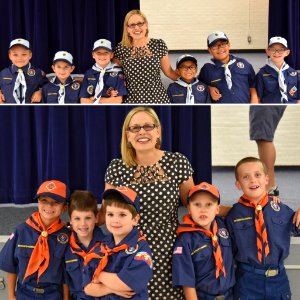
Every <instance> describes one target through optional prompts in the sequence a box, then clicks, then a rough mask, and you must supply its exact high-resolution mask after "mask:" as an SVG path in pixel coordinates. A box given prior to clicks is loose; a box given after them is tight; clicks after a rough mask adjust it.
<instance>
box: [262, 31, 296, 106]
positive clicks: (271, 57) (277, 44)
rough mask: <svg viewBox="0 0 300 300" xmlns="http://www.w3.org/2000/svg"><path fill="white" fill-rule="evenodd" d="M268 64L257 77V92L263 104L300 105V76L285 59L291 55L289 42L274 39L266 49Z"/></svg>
mask: <svg viewBox="0 0 300 300" xmlns="http://www.w3.org/2000/svg"><path fill="white" fill-rule="evenodd" d="M266 53H267V55H268V59H267V63H266V65H265V66H263V67H262V68H261V69H260V70H259V72H258V73H257V75H256V90H257V95H258V97H259V100H260V102H261V103H299V102H300V100H299V99H300V91H299V89H300V76H299V74H298V73H297V71H296V70H294V69H293V68H291V67H290V66H289V65H288V64H287V63H286V62H285V61H284V58H285V57H287V56H288V55H289V54H290V50H289V49H288V44H287V40H286V39H285V38H283V37H280V36H275V37H272V38H271V39H270V41H269V46H268V48H267V49H266Z"/></svg>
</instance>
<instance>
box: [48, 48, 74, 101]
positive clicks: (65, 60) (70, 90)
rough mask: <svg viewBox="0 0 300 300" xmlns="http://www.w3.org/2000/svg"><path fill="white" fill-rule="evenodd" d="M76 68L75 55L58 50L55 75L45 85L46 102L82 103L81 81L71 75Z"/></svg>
mask: <svg viewBox="0 0 300 300" xmlns="http://www.w3.org/2000/svg"><path fill="white" fill-rule="evenodd" d="M74 69H75V66H74V65H73V56H72V55H71V54H70V53H68V52H66V51H58V52H57V53H56V54H55V56H54V59H53V65H52V70H53V72H54V73H55V77H53V78H52V79H51V80H50V82H48V83H47V84H45V85H44V86H43V101H44V102H45V103H56V104H57V103H58V104H65V103H66V104H67V103H68V104H69V103H80V101H79V89H80V83H79V82H78V81H76V80H74V79H73V78H72V77H71V73H72V72H73V70H74Z"/></svg>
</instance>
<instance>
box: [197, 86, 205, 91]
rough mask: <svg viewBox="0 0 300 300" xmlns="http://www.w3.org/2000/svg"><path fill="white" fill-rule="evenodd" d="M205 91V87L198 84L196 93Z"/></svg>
mask: <svg viewBox="0 0 300 300" xmlns="http://www.w3.org/2000/svg"><path fill="white" fill-rule="evenodd" d="M204 90H205V86H204V85H203V84H198V85H197V91H199V92H203V91H204Z"/></svg>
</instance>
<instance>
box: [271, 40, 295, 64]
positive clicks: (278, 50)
mask: <svg viewBox="0 0 300 300" xmlns="http://www.w3.org/2000/svg"><path fill="white" fill-rule="evenodd" d="M266 53H267V55H268V56H269V57H270V59H271V60H272V61H273V63H275V64H281V63H283V61H284V58H285V57H287V56H288V55H289V54H290V50H289V49H287V48H285V47H284V46H283V45H282V44H279V43H278V44H273V45H271V46H270V47H268V48H267V49H266Z"/></svg>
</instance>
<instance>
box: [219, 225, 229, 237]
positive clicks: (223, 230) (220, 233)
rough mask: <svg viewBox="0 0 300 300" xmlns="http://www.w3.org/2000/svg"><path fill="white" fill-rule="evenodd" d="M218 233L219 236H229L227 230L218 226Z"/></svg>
mask: <svg viewBox="0 0 300 300" xmlns="http://www.w3.org/2000/svg"><path fill="white" fill-rule="evenodd" d="M218 234H219V236H220V237H222V238H223V239H228V237H229V233H228V231H227V229H226V228H219V230H218Z"/></svg>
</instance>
